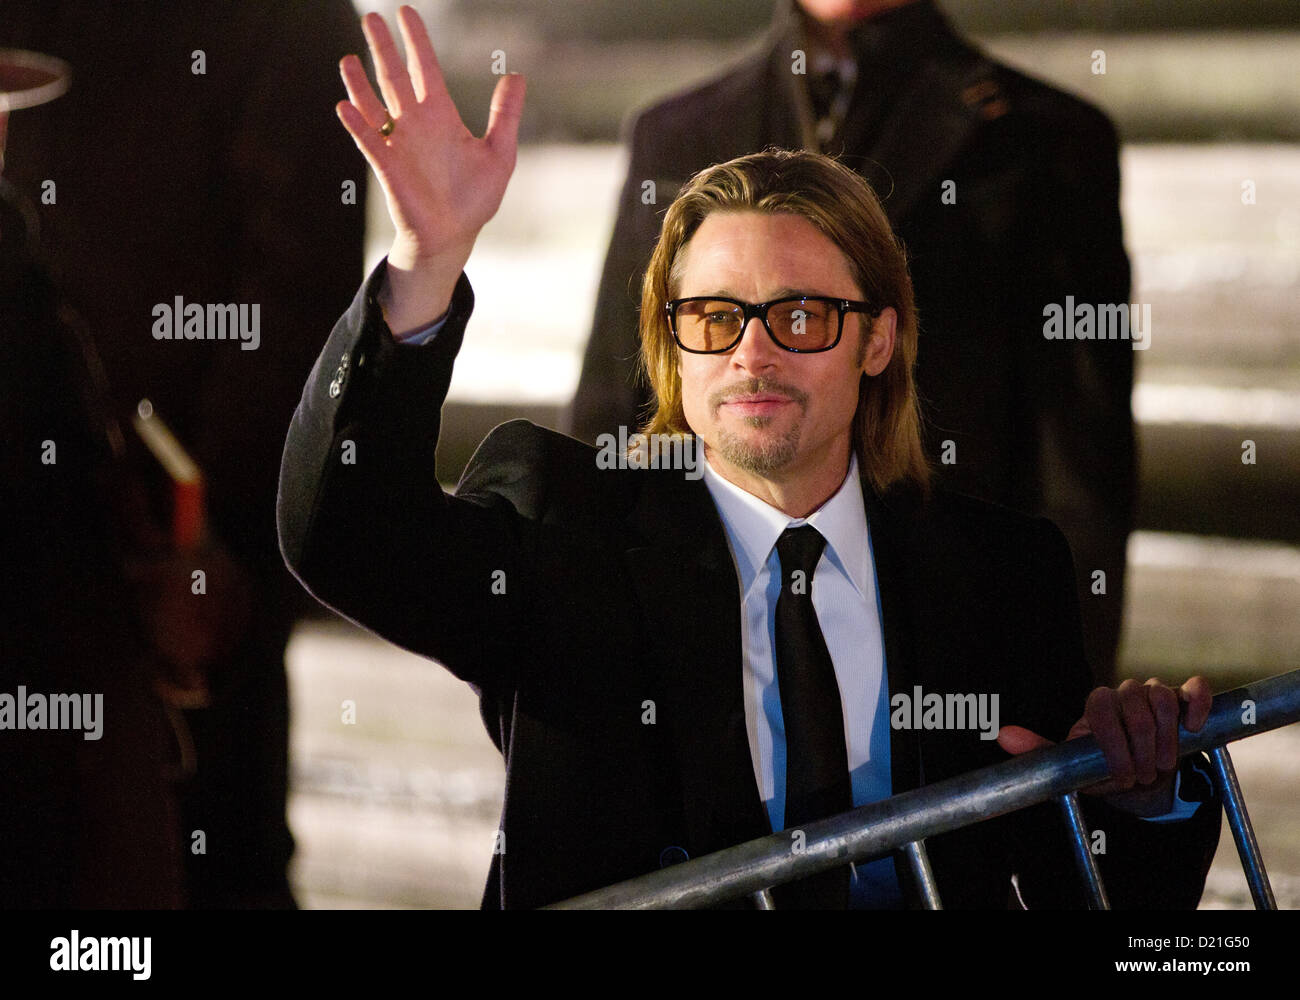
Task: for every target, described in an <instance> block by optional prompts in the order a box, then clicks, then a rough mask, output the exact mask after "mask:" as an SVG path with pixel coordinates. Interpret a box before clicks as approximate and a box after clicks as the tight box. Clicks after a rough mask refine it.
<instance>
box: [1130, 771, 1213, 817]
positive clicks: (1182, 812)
mask: <svg viewBox="0 0 1300 1000" xmlns="http://www.w3.org/2000/svg"><path fill="white" fill-rule="evenodd" d="M1182 787H1183V772H1182V769H1181V768H1180V769H1179V771H1178V773H1177V774H1176V775H1175V776H1174V807H1173V808H1172V809H1170V810H1169V811H1168V812H1167V813H1163V814H1162V815H1160V816H1142V817H1139V818H1141V819H1144V820H1146V821H1147V822H1148V823H1177V822H1178V821H1179V820H1183V819H1191V818H1192V816H1193V815H1194V814H1195V813H1196V810H1197V809H1199V808H1200V807H1201V803H1200V802H1184V801H1183V799H1182V798H1180V797H1179V791H1180V790H1181V789H1182Z"/></svg>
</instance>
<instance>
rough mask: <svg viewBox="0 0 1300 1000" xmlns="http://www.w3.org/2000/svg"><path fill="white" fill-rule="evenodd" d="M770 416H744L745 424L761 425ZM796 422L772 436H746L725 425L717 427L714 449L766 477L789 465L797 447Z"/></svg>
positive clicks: (757, 426) (770, 418)
mask: <svg viewBox="0 0 1300 1000" xmlns="http://www.w3.org/2000/svg"><path fill="white" fill-rule="evenodd" d="M772 419H773V418H772V417H745V418H744V420H743V421H742V422H743V423H744V424H745V425H746V426H747V427H754V428H763V427H767V426H768V425H769V424H770V423H772ZM799 430H800V426H799V423H798V422H797V421H796V422H795V424H794V426H793V427H791V428H790V429H789V430H788V431H786V432H785V433H784V434H783V435H781V436H780V437H776V438H771V437H767V438H763V439H761V440H759V441H753V440H749V439H747V438H744V437H742V436H741V435H739V434H733V433H732V432H731V431H729V430H726V429H725V428H719V429H718V453H719V454H721V455H722V457H723V458H724V459H726V460H727V461H728V462H730V463H731V464H732V465H734V466H736V467H737V468H739V469H744V470H745V471H746V472H749V473H752V474H753V475H755V476H762V477H764V478H767V477H769V476H771V474H772V473H774V472H778V471H780V470H781V469H784V468H785V467H786V466H787V465H789V464H790V463H791V462H792V461H793V460H794V457H795V455H796V454H798V451H799Z"/></svg>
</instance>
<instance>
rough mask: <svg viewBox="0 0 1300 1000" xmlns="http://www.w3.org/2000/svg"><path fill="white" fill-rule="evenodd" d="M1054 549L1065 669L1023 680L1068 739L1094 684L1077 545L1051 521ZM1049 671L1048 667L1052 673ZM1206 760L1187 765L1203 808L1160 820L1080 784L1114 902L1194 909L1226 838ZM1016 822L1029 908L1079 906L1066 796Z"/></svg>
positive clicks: (1050, 656)
mask: <svg viewBox="0 0 1300 1000" xmlns="http://www.w3.org/2000/svg"><path fill="white" fill-rule="evenodd" d="M1040 524H1042V525H1043V526H1044V529H1045V530H1047V529H1050V531H1047V535H1048V537H1047V538H1046V542H1045V544H1046V546H1047V549H1046V551H1047V553H1048V556H1047V558H1046V559H1045V560H1044V565H1045V572H1046V575H1045V576H1044V578H1043V580H1042V585H1041V587H1040V588H1039V589H1040V591H1041V593H1042V594H1043V595H1044V604H1043V606H1042V611H1041V613H1042V616H1043V619H1044V623H1045V625H1046V626H1047V627H1046V628H1044V629H1043V631H1042V633H1041V634H1042V635H1043V636H1044V637H1045V645H1044V647H1043V650H1042V652H1043V659H1042V662H1043V663H1044V664H1055V665H1057V666H1058V669H1059V674H1058V675H1057V676H1056V677H1054V678H1053V679H1052V681H1051V688H1052V690H1051V691H1050V692H1049V691H1045V690H1042V688H1043V684H1044V682H1043V679H1042V678H1029V679H1026V680H1025V681H1024V683H1025V684H1026V686H1027V687H1030V688H1039V689H1040V693H1036V694H1029V693H1026V695H1025V697H1026V698H1027V699H1028V700H1031V701H1038V702H1039V703H1040V704H1044V705H1050V706H1051V708H1050V709H1049V710H1048V711H1047V713H1046V714H1045V716H1044V717H1043V718H1044V728H1043V729H1042V730H1039V731H1040V732H1043V733H1044V735H1047V736H1049V737H1050V738H1052V739H1064V737H1065V734H1066V732H1068V730H1069V727H1070V726H1071V725H1072V724H1073V723H1074V722H1075V721H1076V720H1077V719H1078V718H1080V717H1081V716H1082V715H1083V709H1084V703H1085V701H1086V696H1087V693H1088V692H1089V690H1090V689H1091V682H1090V680H1089V677H1088V666H1087V663H1086V661H1085V659H1084V656H1083V643H1082V634H1081V628H1080V620H1079V607H1078V598H1077V596H1076V593H1075V589H1074V587H1073V584H1072V581H1073V573H1072V572H1071V559H1070V553H1069V549H1068V547H1067V545H1066V543H1065V539H1064V538H1063V537H1062V535H1061V533H1060V532H1059V531H1058V530H1056V529H1055V528H1054V527H1052V526H1051V525H1049V524H1048V523H1047V522H1045V521H1040ZM1043 676H1044V677H1046V676H1047V672H1045V673H1044V675H1043ZM1198 762H1199V764H1200V766H1201V768H1202V769H1204V770H1205V771H1206V772H1207V773H1208V763H1207V762H1206V761H1205V758H1204V757H1203V755H1200V754H1197V755H1194V756H1192V757H1189V758H1185V759H1184V760H1183V761H1182V764H1181V765H1180V770H1181V773H1182V792H1181V794H1182V797H1183V798H1184V799H1185V800H1189V801H1190V800H1193V799H1196V800H1200V801H1201V805H1200V806H1199V807H1198V808H1197V809H1196V811H1195V813H1194V814H1193V815H1192V816H1190V817H1188V818H1187V819H1184V820H1180V821H1170V822H1159V823H1154V822H1151V821H1149V820H1146V819H1143V818H1141V817H1138V816H1134V815H1132V814H1130V813H1126V812H1124V811H1123V810H1120V809H1117V808H1114V807H1112V806H1110V805H1108V804H1107V803H1106V802H1104V801H1103V800H1101V799H1099V798H1097V797H1095V796H1089V795H1087V794H1083V793H1080V795H1079V801H1080V804H1081V810H1082V812H1083V816H1084V823H1085V827H1086V829H1087V830H1088V832H1089V835H1090V837H1091V838H1092V841H1091V846H1092V847H1093V850H1094V857H1095V860H1096V861H1097V867H1098V869H1099V871H1100V873H1101V877H1102V881H1103V882H1104V883H1105V885H1106V889H1107V893H1108V895H1109V898H1110V903H1111V907H1112V908H1113V909H1117V910H1118V909H1195V908H1196V905H1197V903H1198V901H1199V900H1200V897H1201V893H1202V891H1203V890H1204V887H1205V878H1206V875H1207V873H1208V872H1209V868H1210V862H1211V861H1212V860H1213V858H1214V852H1215V850H1216V849H1217V847H1218V841H1219V827H1220V816H1221V803H1220V800H1219V798H1218V796H1217V794H1215V793H1214V791H1213V789H1212V786H1211V785H1210V783H1209V782H1208V781H1207V780H1206V779H1205V778H1204V777H1203V776H1202V775H1200V774H1199V773H1198V772H1197V771H1196V770H1195V765H1196V764H1197V763H1198ZM1018 816H1019V817H1020V819H1019V821H1018V822H1016V823H1014V824H1011V825H1010V826H1009V827H1008V829H1009V830H1013V831H1014V833H1013V834H1012V836H1013V837H1014V838H1015V840H1016V843H1015V844H1014V845H1013V851H1014V854H1013V866H1014V869H1015V872H1016V875H1017V884H1018V886H1019V890H1020V897H1021V900H1022V901H1023V903H1024V904H1025V905H1026V906H1028V907H1029V908H1030V909H1038V908H1049V909H1058V908H1075V907H1083V906H1085V905H1086V897H1085V893H1084V889H1083V883H1082V880H1081V879H1080V877H1079V874H1078V871H1077V869H1076V867H1075V864H1074V861H1073V857H1072V855H1071V853H1070V839H1069V834H1068V831H1067V827H1066V824H1065V821H1064V819H1063V814H1062V810H1061V808H1060V806H1059V805H1058V804H1057V803H1055V802H1048V803H1043V804H1042V805H1039V806H1035V807H1033V808H1032V809H1028V810H1025V811H1024V812H1022V813H1020V814H1018Z"/></svg>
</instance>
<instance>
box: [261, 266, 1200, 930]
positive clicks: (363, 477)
mask: <svg viewBox="0 0 1300 1000" xmlns="http://www.w3.org/2000/svg"><path fill="white" fill-rule="evenodd" d="M382 273H383V272H382V265H381V267H380V268H379V269H377V270H376V271H375V272H374V274H372V276H371V277H370V279H369V280H368V281H367V283H366V284H365V285H364V286H363V287H362V289H361V291H359V292H358V294H357V297H356V299H355V300H354V301H353V303H352V306H351V308H350V309H349V310H348V312H347V313H346V314H345V315H344V316H343V318H342V319H341V320H340V321H339V323H338V324H337V325H336V326H335V328H334V331H333V333H332V334H331V336H330V338H329V341H328V343H327V344H326V346H325V349H324V351H323V353H322V354H321V357H320V359H319V360H318V361H317V364H316V367H315V369H314V370H313V371H312V374H311V376H310V378H309V380H308V382H307V386H306V388H305V390H304V392H303V397H302V401H301V403H300V404H299V406H298V410H297V412H296V413H295V415H294V419H293V423H292V425H291V427H290V431H289V436H288V439H287V441H286V444H285V452H284V461H283V464H282V467H281V478H280V498H279V506H278V523H279V530H280V543H281V548H282V551H283V553H284V556H285V560H286V561H287V563H288V565H289V566H290V568H291V569H292V570H293V572H294V573H295V574H296V575H297V576H298V578H299V579H300V580H301V581H302V582H303V584H304V585H305V586H306V587H307V588H308V589H309V590H310V591H311V592H312V593H313V594H314V595H315V596H316V597H317V598H319V599H320V600H321V601H323V602H325V603H327V604H329V605H330V606H332V607H333V608H335V609H336V610H338V611H339V612H341V613H342V614H344V615H346V616H347V617H349V618H351V619H353V620H354V621H356V622H358V623H361V624H363V625H365V626H366V627H368V628H370V629H372V630H374V631H375V632H377V633H378V634H379V635H381V636H384V637H385V638H387V639H389V640H391V641H392V642H395V643H397V644H398V645H401V646H404V647H405V648H407V649H410V650H412V651H414V652H417V653H420V654H422V655H425V656H429V657H432V658H434V659H436V660H438V661H439V662H441V663H442V664H443V665H445V666H446V667H447V668H448V669H449V670H451V671H452V673H454V674H455V675H456V676H458V677H460V678H462V679H464V680H466V681H468V682H469V683H470V684H471V685H473V686H474V688H475V689H476V691H477V692H478V694H479V695H480V699H481V710H482V715H483V719H484V722H485V724H486V725H487V728H488V732H489V733H490V735H491V737H492V740H493V742H494V743H495V744H496V746H497V747H498V749H500V751H501V753H502V754H503V756H504V758H505V761H506V790H505V805H504V812H503V817H502V829H503V830H504V832H505V838H504V846H505V850H504V852H503V853H498V854H495V855H494V856H493V859H492V867H491V874H490V876H489V878H488V883H487V887H486V890H485V893H484V897H483V905H484V906H485V907H498V906H499V907H531V906H538V905H542V904H546V903H551V902H555V901H558V900H561V899H564V898H567V897H569V896H572V895H574V894H577V893H580V892H583V891H586V890H590V889H595V888H597V887H599V886H602V885H605V884H608V883H612V882H615V881H619V880H621V879H625V878H628V877H632V876H635V875H638V874H643V873H645V872H649V871H652V870H655V869H656V868H658V867H659V866H660V864H661V857H662V856H663V855H664V851H665V848H668V847H680V848H682V849H683V850H685V851H686V852H687V854H689V856H691V857H699V856H701V855H703V854H707V853H709V852H712V851H716V850H719V849H721V848H723V847H727V846H729V845H731V844H735V843H738V842H741V841H744V840H746V839H749V838H752V837H756V836H760V835H763V834H766V833H769V832H770V830H769V827H768V820H767V816H766V812H765V810H764V808H763V804H762V802H761V801H760V799H759V794H758V789H757V786H756V784H755V780H754V770H753V764H752V761H751V757H750V750H749V743H748V739H747V736H746V729H745V713H744V706H743V700H742V686H741V685H742V673H743V665H742V658H741V625H740V602H739V584H738V578H737V575H736V570H735V566H734V563H733V561H732V558H731V555H730V552H729V550H728V547H727V542H726V538H725V533H724V529H723V526H722V523H721V521H720V519H719V516H718V514H717V511H716V508H715V507H714V505H713V502H712V499H711V497H710V495H709V493H708V489H707V487H706V486H705V484H704V482H703V481H702V480H695V481H689V480H686V479H685V478H684V477H683V476H682V475H681V473H680V472H678V473H674V472H671V471H650V470H645V471H638V470H624V471H618V470H598V469H597V467H596V461H595V457H596V453H595V451H594V450H593V449H592V448H591V447H589V446H587V445H584V444H582V443H581V442H579V441H576V440H574V439H572V438H569V437H565V436H563V435H560V434H557V433H555V432H553V431H549V430H544V429H542V428H540V427H537V426H534V425H533V424H530V423H528V422H525V421H513V422H510V423H507V424H503V425H501V426H500V427H498V428H497V429H496V430H494V431H493V432H492V433H491V434H490V435H489V437H488V438H487V439H486V440H485V441H484V442H483V444H482V445H481V446H480V448H479V450H478V452H477V453H476V454H475V456H474V458H473V459H472V460H471V462H470V464H469V466H468V467H467V469H466V471H465V474H464V477H463V478H462V480H461V482H460V486H459V488H458V490H457V491H456V494H455V495H454V496H451V495H448V494H446V493H444V492H443V491H442V489H441V488H440V487H439V484H438V482H437V479H436V478H435V475H434V450H435V448H436V445H437V440H438V432H439V423H440V415H439V414H440V409H441V406H442V403H443V400H444V399H445V397H446V393H447V388H448V385H449V382H450V379H451V372H452V364H453V361H454V359H455V356H456V353H457V351H458V350H459V347H460V344H461V339H462V336H463V333H464V327H465V322H466V320H467V318H468V316H469V313H470V310H471V309H472V304H473V295H472V292H471V290H470V287H469V282H468V281H467V280H466V279H465V278H464V277H463V276H462V278H461V281H460V283H459V284H458V286H457V288H456V292H455V295H454V296H453V301H452V307H451V311H450V314H449V318H448V320H447V322H446V325H445V326H444V328H443V329H442V330H441V332H440V333H439V334H438V335H437V336H436V337H435V338H434V340H433V341H432V342H431V343H429V344H427V345H424V346H420V347H415V346H411V345H400V344H397V343H396V342H395V341H393V339H392V338H391V335H390V334H389V333H388V331H387V327H386V325H385V324H384V322H383V319H382V314H381V313H380V311H379V309H378V306H377V303H376V302H375V300H374V295H375V293H376V292H377V290H378V287H379V283H380V279H381V278H382ZM347 442H351V447H347V444H346V443H347ZM349 459H350V461H349ZM863 492H864V495H865V498H866V502H867V510H868V518H869V523H870V527H871V533H872V539H873V543H874V545H875V551H876V569H877V573H878V577H879V588H880V595H881V601H882V606H883V610H884V619H883V621H884V633H885V634H884V640H885V650H886V658H887V659H886V664H887V669H888V677H889V685H890V689H891V691H908V692H910V691H911V690H912V686H913V685H914V684H919V685H921V686H922V688H923V689H924V690H925V691H927V692H929V691H934V692H945V691H954V692H981V691H986V692H998V693H999V695H1000V697H1001V721H1002V722H1003V723H1012V722H1015V723H1018V724H1022V725H1025V726H1028V727H1029V728H1031V729H1033V730H1035V731H1037V732H1040V733H1043V734H1045V735H1047V736H1048V737H1049V738H1052V739H1061V738H1063V737H1064V736H1065V735H1066V732H1067V731H1068V729H1069V727H1070V725H1071V724H1072V723H1073V722H1074V721H1075V719H1076V718H1078V716H1079V715H1081V714H1082V707H1083V704H1084V698H1085V695H1086V692H1087V691H1088V689H1089V687H1090V685H1089V681H1088V672H1087V667H1086V664H1085V661H1084V658H1083V653H1082V648H1081V643H1080V635H1079V624H1078V617H1077V615H1078V610H1077V606H1076V603H1075V598H1074V591H1073V588H1072V586H1071V585H1070V556H1069V553H1068V550H1067V548H1066V545H1065V542H1064V540H1063V539H1062V537H1061V535H1060V533H1059V532H1058V531H1057V530H1056V529H1055V528H1054V527H1053V526H1052V525H1051V524H1050V523H1048V522H1046V521H1044V520H1034V519H1030V518H1026V517H1024V516H1022V515H1019V514H1015V513H1012V512H1010V511H1008V510H1004V509H1001V508H997V507H993V506H991V505H988V504H985V503H982V502H980V501H976V500H971V499H968V498H962V497H957V496H953V495H948V494H939V495H936V497H935V498H934V499H933V500H932V501H931V502H929V503H922V502H921V501H920V500H919V499H917V498H916V497H912V496H908V495H906V494H903V493H891V494H888V495H886V496H883V497H882V496H877V495H876V494H875V493H873V492H872V490H871V489H870V487H869V486H868V485H867V484H866V483H864V484H863ZM502 573H503V574H504V577H502V576H500V574H502ZM502 580H504V583H505V593H504V594H498V593H494V592H493V583H494V582H500V581H502ZM497 589H500V588H499V587H498V588H497ZM646 701H653V702H654V704H655V710H656V722H655V724H653V725H643V724H642V722H641V718H642V714H643V711H644V703H645V702H646ZM891 753H892V771H893V774H892V777H893V786H894V790H895V791H896V792H901V791H904V790H906V789H910V788H913V787H916V786H917V785H918V784H919V783H922V782H933V781H937V780H940V779H943V778H947V777H950V776H952V775H954V774H957V773H960V772H962V771H966V770H969V769H971V768H975V767H979V766H982V765H985V764H988V763H992V762H995V761H998V760H1002V759H1006V755H1005V754H1004V753H1003V752H1002V751H1001V750H1000V749H999V748H998V747H997V745H996V743H994V742H991V741H981V740H980V739H978V736H977V734H975V733H973V732H961V733H957V732H942V731H924V732H921V733H915V732H908V731H893V732H892V733H891ZM1087 808H1088V817H1089V821H1090V823H1091V827H1090V828H1092V829H1096V828H1101V829H1104V830H1105V831H1106V832H1107V840H1108V854H1107V855H1106V856H1104V857H1102V858H1101V862H1102V865H1103V873H1104V874H1106V875H1109V876H1110V879H1109V884H1110V888H1111V893H1112V897H1113V899H1114V901H1115V903H1116V905H1120V906H1123V905H1130V906H1134V905H1137V906H1141V905H1148V906H1150V905H1167V906H1194V905H1195V902H1196V900H1197V899H1198V898H1199V895H1200V891H1201V889H1202V887H1203V883H1204V877H1205V873H1206V871H1207V870H1208V866H1209V863H1210V859H1211V857H1212V856H1213V852H1214V848H1215V845H1216V843H1217V840H1218V831H1219V813H1218V806H1217V804H1214V803H1207V804H1204V805H1202V807H1201V808H1200V809H1198V810H1197V813H1196V815H1195V816H1193V817H1192V818H1190V819H1188V820H1186V821H1184V822H1182V823H1178V824H1169V825H1165V824H1148V823H1146V822H1145V821H1142V820H1138V819H1134V818H1132V817H1128V816H1124V815H1121V814H1119V813H1116V812H1114V811H1112V810H1110V809H1108V808H1106V807H1105V806H1104V804H1101V803H1096V802H1090V803H1088V805H1087ZM1054 825H1055V821H1054V818H1053V814H1052V812H1051V811H1050V808H1044V807H1040V808H1039V809H1038V810H1035V811H1032V812H1028V813H1022V814H1018V815H1017V816H1016V817H1013V818H1010V819H1000V820H996V821H992V822H986V823H983V824H980V825H978V826H977V827H974V828H970V829H968V830H965V831H959V832H954V833H952V834H948V835H945V836H940V837H935V838H933V840H932V842H931V844H930V853H931V859H932V862H933V865H934V869H935V872H936V875H937V877H938V883H939V887H940V890H941V892H942V893H943V895H944V898H945V902H946V903H947V905H949V906H979V907H1002V906H1004V905H1005V904H1006V903H1007V900H1008V888H1009V885H1010V875H1011V873H1012V872H1013V871H1015V872H1017V873H1019V875H1020V877H1021V881H1022V892H1023V893H1024V894H1025V897H1026V899H1027V900H1029V901H1031V902H1036V903H1040V904H1044V905H1073V904H1075V903H1077V902H1078V901H1079V899H1078V896H1077V895H1076V894H1075V892H1074V891H1073V890H1072V888H1071V887H1073V886H1074V885H1075V883H1076V880H1075V878H1074V876H1073V874H1072V873H1071V872H1070V870H1069V860H1068V856H1067V853H1066V848H1065V840H1064V837H1063V835H1062V834H1061V832H1060V831H1059V830H1058V829H1053V827H1054ZM672 853H675V852H672ZM900 869H901V866H900ZM901 877H903V878H904V886H905V892H907V893H908V895H909V897H910V898H912V899H914V898H915V894H914V891H913V890H912V889H911V887H910V885H909V883H908V881H907V880H906V876H905V875H902V876H901Z"/></svg>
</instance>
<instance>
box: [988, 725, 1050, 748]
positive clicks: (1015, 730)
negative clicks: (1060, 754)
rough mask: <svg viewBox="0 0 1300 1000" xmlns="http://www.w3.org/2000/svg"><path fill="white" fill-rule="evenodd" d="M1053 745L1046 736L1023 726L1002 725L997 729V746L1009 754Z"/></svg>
mask: <svg viewBox="0 0 1300 1000" xmlns="http://www.w3.org/2000/svg"><path fill="white" fill-rule="evenodd" d="M1055 745H1056V744H1055V743H1053V742H1052V741H1051V740H1049V739H1047V737H1045V736H1039V735H1038V734H1037V733H1035V732H1032V731H1031V730H1028V729H1026V728H1025V727H1024V726H1003V727H1002V728H1001V729H999V730H998V746H1000V747H1001V748H1002V749H1003V750H1005V751H1006V752H1007V753H1009V754H1021V753H1027V752H1029V751H1030V750H1037V749H1039V748H1040V747H1050V746H1055Z"/></svg>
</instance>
